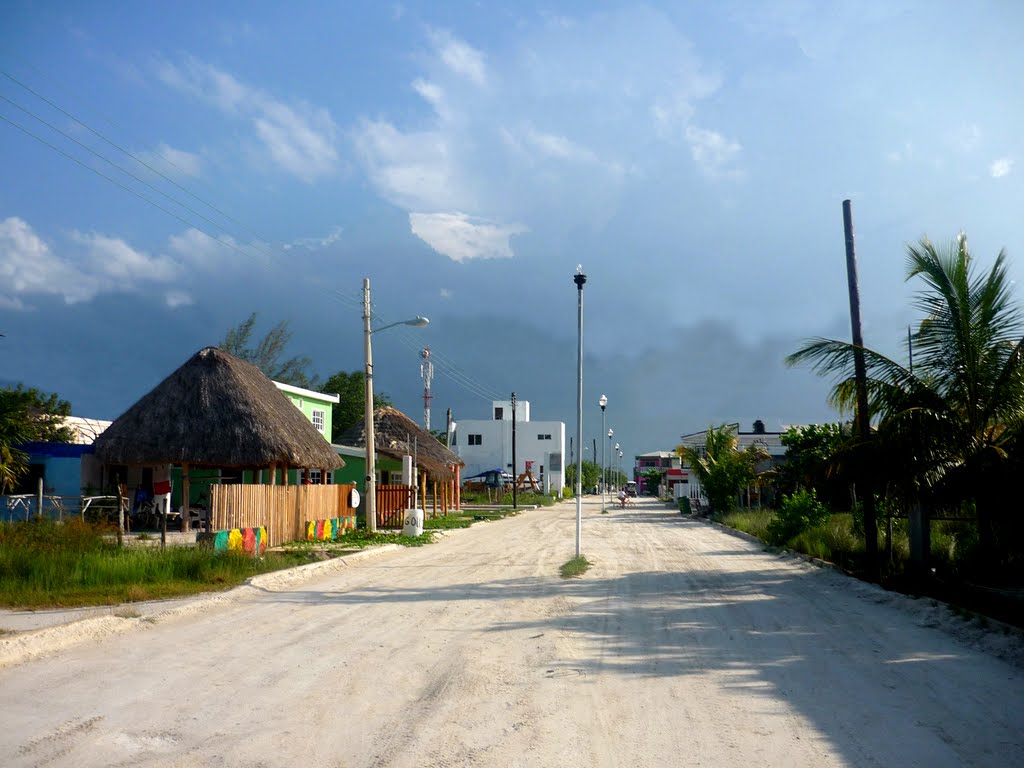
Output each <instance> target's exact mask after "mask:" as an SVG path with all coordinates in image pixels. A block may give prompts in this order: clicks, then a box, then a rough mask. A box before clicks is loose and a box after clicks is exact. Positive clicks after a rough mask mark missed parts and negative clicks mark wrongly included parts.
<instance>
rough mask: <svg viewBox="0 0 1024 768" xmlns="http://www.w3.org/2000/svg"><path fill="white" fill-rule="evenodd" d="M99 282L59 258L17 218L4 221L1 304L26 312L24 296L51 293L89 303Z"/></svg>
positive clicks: (0, 229) (0, 252)
mask: <svg viewBox="0 0 1024 768" xmlns="http://www.w3.org/2000/svg"><path fill="white" fill-rule="evenodd" d="M94 284H95V281H93V280H90V279H88V277H87V276H86V275H84V274H82V272H80V271H79V270H78V269H76V268H75V267H74V266H73V265H71V264H68V263H66V262H65V261H63V260H61V259H59V258H58V257H57V256H55V255H54V253H53V252H52V251H51V250H50V246H49V245H47V243H46V242H45V241H43V239H42V238H40V237H39V236H38V235H37V234H36V233H35V232H34V231H33V230H32V227H31V226H29V224H28V222H26V221H24V220H23V219H20V218H18V217H16V216H11V217H9V218H7V219H4V220H3V221H0V302H2V303H3V304H4V305H5V306H7V307H8V308H11V309H24V308H25V305H24V303H23V302H22V299H21V297H22V296H28V295H32V294H36V295H40V294H48V295H57V296H62V297H63V298H64V300H65V301H66V302H68V303H69V304H73V303H75V302H77V301H87V300H88V299H90V298H92V297H93V296H94V295H95V293H96V291H95V286H94Z"/></svg>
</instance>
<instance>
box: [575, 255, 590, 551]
mask: <svg viewBox="0 0 1024 768" xmlns="http://www.w3.org/2000/svg"><path fill="white" fill-rule="evenodd" d="M572 281H573V282H574V283H576V296H577V298H576V445H578V446H579V447H580V449H579V451H578V452H577V453H576V557H581V555H580V549H581V548H582V546H583V286H584V284H585V283H586V282H587V276H586V275H584V274H583V265H582V264H577V265H576V274H575V275H573V278H572Z"/></svg>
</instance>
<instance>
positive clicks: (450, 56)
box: [430, 30, 487, 85]
mask: <svg viewBox="0 0 1024 768" xmlns="http://www.w3.org/2000/svg"><path fill="white" fill-rule="evenodd" d="M430 37H431V40H432V41H433V43H434V47H435V49H436V51H437V54H438V56H439V58H440V59H441V61H442V62H444V64H445V66H446V67H448V69H450V70H451V71H452V72H454V73H455V74H456V75H459V76H460V77H464V78H466V79H467V80H470V81H472V82H474V83H476V84H477V85H483V84H484V83H485V82H486V80H487V67H486V65H485V64H484V55H483V54H482V53H481V52H480V51H478V50H477V49H476V48H474V47H472V46H471V45H469V44H468V43H465V42H463V41H462V40H459V39H458V38H456V37H454V36H452V34H451V33H450V32H447V31H445V30H433V31H432V32H431V33H430Z"/></svg>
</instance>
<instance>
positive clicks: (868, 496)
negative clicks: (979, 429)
mask: <svg viewBox="0 0 1024 768" xmlns="http://www.w3.org/2000/svg"><path fill="white" fill-rule="evenodd" d="M843 231H844V234H845V235H846V281H847V284H848V286H849V289H850V327H851V330H852V333H853V375H854V383H855V386H856V390H857V434H858V436H859V437H860V439H861V441H862V442H864V443H866V442H867V441H868V439H869V438H870V436H871V424H870V416H869V414H868V382H867V378H868V375H867V366H866V365H865V363H864V337H863V335H862V334H861V328H860V288H859V282H858V279H857V255H856V253H855V251H854V245H853V209H852V208H851V206H850V201H849V200H843ZM861 471H862V474H861V479H862V482H861V486H862V492H861V494H860V496H861V499H862V503H863V505H864V556H865V559H866V561H867V562H866V563H865V565H866V569H867V576H868V578H869V579H872V580H874V581H877V580H878V520H877V518H876V516H875V496H874V490H873V489H872V487H871V480H870V479H869V478H868V477H867V473H866V472H864V470H863V468H862V470H861Z"/></svg>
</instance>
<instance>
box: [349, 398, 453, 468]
mask: <svg viewBox="0 0 1024 768" xmlns="http://www.w3.org/2000/svg"><path fill="white" fill-rule="evenodd" d="M365 426H366V425H365V424H363V422H359V423H358V424H356V425H355V426H354V427H352V428H351V429H349V430H348V431H347V432H345V433H344V434H343V435H342V436H341V438H340V440H339V442H341V443H342V444H344V445H352V446H357V447H358V446H365V445H366V429H365ZM373 431H374V435H373V442H374V445H375V447H376V448H377V453H380V454H383V455H385V456H388V457H389V458H392V459H397V460H398V461H401V460H402V457H403V456H412V455H413V453H414V449H415V454H416V464H417V466H419V467H420V468H421V469H425V470H426V471H427V474H429V475H430V477H431V479H434V480H448V479H450V478H451V477H452V475H453V473H452V469H451V467H452V465H453V464H457V465H459V466H462V464H463V463H464V462H463V461H462V459H460V458H459V457H458V456H456V455H455V454H454V453H452V452H451V451H449V450H448V449H447V448H445V447H444V446H443V445H441V443H439V442H438V441H437V438H436V437H434V436H433V435H432V434H430V433H429V432H428V431H427V430H425V429H424V428H423V427H421V426H420V425H419V424H417V423H416V422H415V421H413V420H412V419H410V418H409V417H408V416H406V415H405V414H404V413H402V412H401V411H399V410H398V409H397V408H391V407H389V406H384V407H383V408H378V409H377V410H376V411H375V412H374V414H373Z"/></svg>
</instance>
